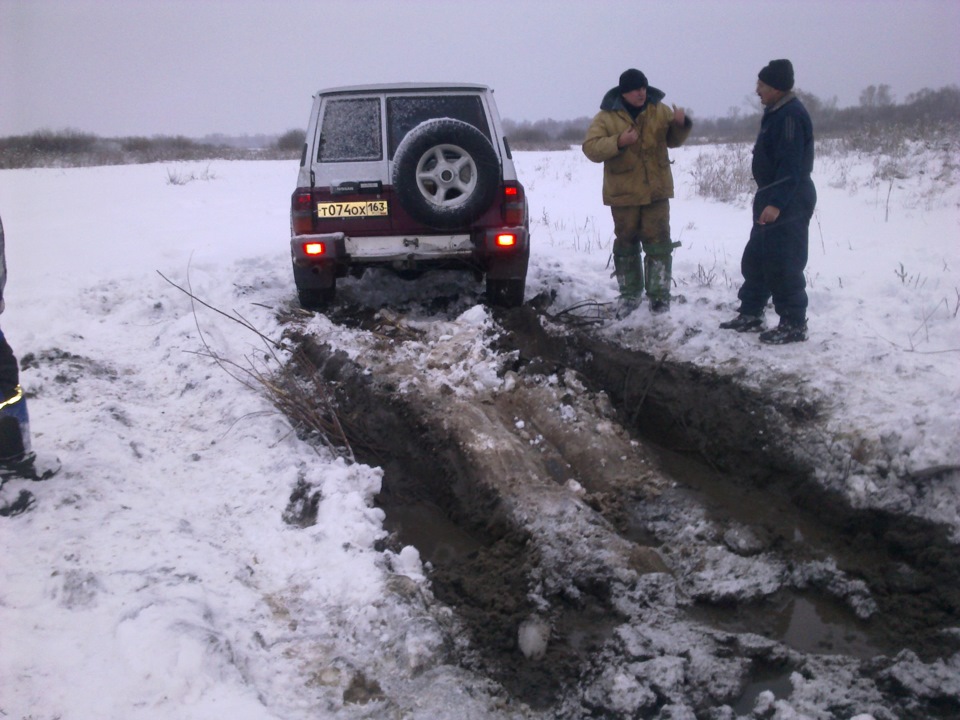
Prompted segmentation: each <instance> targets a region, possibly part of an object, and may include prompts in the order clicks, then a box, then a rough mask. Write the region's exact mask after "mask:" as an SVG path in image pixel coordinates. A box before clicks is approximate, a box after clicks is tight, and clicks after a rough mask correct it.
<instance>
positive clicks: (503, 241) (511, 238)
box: [496, 233, 517, 248]
mask: <svg viewBox="0 0 960 720" xmlns="http://www.w3.org/2000/svg"><path fill="white" fill-rule="evenodd" d="M496 243H497V247H503V248H506V247H514V246H515V245H516V244H517V236H516V235H514V234H513V233H500V234H499V235H497V239H496Z"/></svg>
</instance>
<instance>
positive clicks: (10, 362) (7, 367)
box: [0, 330, 20, 402]
mask: <svg viewBox="0 0 960 720" xmlns="http://www.w3.org/2000/svg"><path fill="white" fill-rule="evenodd" d="M19 384H20V366H19V365H18V364H17V358H16V356H15V355H14V354H13V349H12V348H11V347H10V344H9V343H8V342H7V339H6V338H5V337H4V336H3V331H2V330H0V402H3V401H4V400H9V399H10V398H11V397H13V395H14V392H15V391H16V389H17V385H19Z"/></svg>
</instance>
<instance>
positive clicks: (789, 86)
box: [757, 60, 793, 92]
mask: <svg viewBox="0 0 960 720" xmlns="http://www.w3.org/2000/svg"><path fill="white" fill-rule="evenodd" d="M757 77H759V78H760V79H761V80H762V81H763V82H764V83H766V84H767V85H769V86H770V87H772V88H773V89H774V90H782V91H783V92H789V91H790V90H793V65H792V64H791V62H790V61H789V60H771V61H770V62H769V63H768V64H767V66H766V67H765V68H763V70H761V71H760V73H759V74H758V75H757Z"/></svg>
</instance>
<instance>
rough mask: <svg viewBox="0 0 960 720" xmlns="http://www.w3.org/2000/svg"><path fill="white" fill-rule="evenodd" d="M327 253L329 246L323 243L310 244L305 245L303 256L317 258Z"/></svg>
mask: <svg viewBox="0 0 960 720" xmlns="http://www.w3.org/2000/svg"><path fill="white" fill-rule="evenodd" d="M326 252H327V246H326V244H325V243H322V242H308V243H304V244H303V254H304V255H309V256H310V257H317V256H319V255H325V254H326Z"/></svg>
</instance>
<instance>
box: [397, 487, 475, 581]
mask: <svg viewBox="0 0 960 720" xmlns="http://www.w3.org/2000/svg"><path fill="white" fill-rule="evenodd" d="M385 512H386V519H385V520H384V522H383V528H384V530H386V531H387V532H389V533H392V534H395V535H396V537H397V539H398V541H399V543H400V544H401V545H412V546H413V547H415V548H416V549H417V551H418V552H419V553H420V559H421V560H422V561H423V562H425V563H430V564H431V565H434V566H436V565H450V564H454V563H457V562H460V561H462V560H463V559H464V558H466V557H468V556H469V555H470V554H472V553H475V552H477V551H478V550H479V549H480V548H482V547H484V545H485V544H486V543H484V542H483V541H482V540H480V539H479V538H477V537H476V536H474V535H473V534H471V533H469V532H467V531H466V530H464V529H463V528H462V527H461V526H460V525H457V524H456V523H454V522H453V521H452V520H451V519H450V518H449V517H448V516H447V513H446V512H444V511H443V510H442V509H441V508H440V507H439V506H438V505H435V504H433V503H431V502H426V501H424V502H421V503H419V504H416V505H388V506H387V507H386V509H385Z"/></svg>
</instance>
